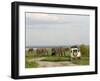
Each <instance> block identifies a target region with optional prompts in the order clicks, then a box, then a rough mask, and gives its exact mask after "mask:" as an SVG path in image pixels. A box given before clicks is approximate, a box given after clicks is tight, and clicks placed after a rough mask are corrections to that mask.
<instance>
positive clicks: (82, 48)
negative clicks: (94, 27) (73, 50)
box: [80, 44, 90, 56]
mask: <svg viewBox="0 0 100 81" xmlns="http://www.w3.org/2000/svg"><path fill="white" fill-rule="evenodd" d="M80 51H81V53H82V56H89V51H90V48H89V45H84V44H82V45H80Z"/></svg>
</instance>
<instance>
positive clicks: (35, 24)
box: [25, 12, 90, 47]
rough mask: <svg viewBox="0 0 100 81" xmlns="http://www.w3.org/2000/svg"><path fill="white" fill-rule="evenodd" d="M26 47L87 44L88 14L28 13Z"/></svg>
mask: <svg viewBox="0 0 100 81" xmlns="http://www.w3.org/2000/svg"><path fill="white" fill-rule="evenodd" d="M25 19H26V23H25V24H26V36H25V38H26V47H36V46H68V45H79V44H89V22H90V17H89V15H75V14H50V13H34V12H33V13H29V12H27V13H26V15H25Z"/></svg>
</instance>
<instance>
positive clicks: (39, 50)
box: [28, 47, 70, 56]
mask: <svg viewBox="0 0 100 81" xmlns="http://www.w3.org/2000/svg"><path fill="white" fill-rule="evenodd" d="M69 50H70V49H69V48H62V47H59V48H51V49H50V51H51V52H50V53H51V54H49V51H48V49H47V48H37V49H36V50H35V51H36V54H37V55H38V56H44V55H52V56H54V55H56V56H66V55H65V52H66V51H69ZM33 51H34V49H33V48H30V49H28V52H29V53H30V52H33Z"/></svg>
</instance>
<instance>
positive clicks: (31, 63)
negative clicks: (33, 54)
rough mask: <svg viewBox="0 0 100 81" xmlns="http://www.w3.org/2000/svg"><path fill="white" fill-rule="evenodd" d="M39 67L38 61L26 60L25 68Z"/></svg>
mask: <svg viewBox="0 0 100 81" xmlns="http://www.w3.org/2000/svg"><path fill="white" fill-rule="evenodd" d="M36 67H38V63H36V62H35V61H32V62H28V61H27V60H26V61H25V68H36Z"/></svg>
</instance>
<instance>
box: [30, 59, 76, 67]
mask: <svg viewBox="0 0 100 81" xmlns="http://www.w3.org/2000/svg"><path fill="white" fill-rule="evenodd" d="M42 59H44V57H40V58H34V59H31V60H29V62H31V61H35V62H37V63H38V64H39V66H38V67H58V66H75V65H76V64H73V63H72V62H70V61H62V62H47V61H41V60H42Z"/></svg>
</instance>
